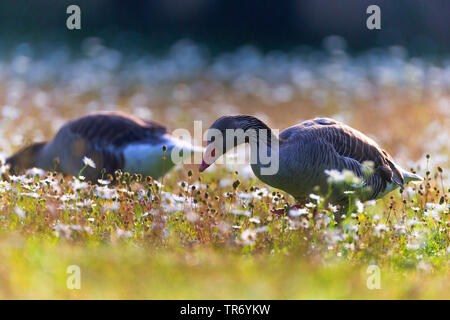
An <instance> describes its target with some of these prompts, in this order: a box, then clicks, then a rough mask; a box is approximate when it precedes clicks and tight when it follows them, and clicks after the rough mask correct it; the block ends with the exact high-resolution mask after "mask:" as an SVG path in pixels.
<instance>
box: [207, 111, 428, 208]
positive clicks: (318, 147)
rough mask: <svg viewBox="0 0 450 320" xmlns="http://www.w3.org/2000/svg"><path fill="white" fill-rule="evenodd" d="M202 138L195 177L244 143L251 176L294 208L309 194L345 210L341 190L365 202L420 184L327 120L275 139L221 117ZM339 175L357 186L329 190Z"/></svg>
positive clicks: (248, 120) (259, 125) (258, 127)
mask: <svg viewBox="0 0 450 320" xmlns="http://www.w3.org/2000/svg"><path fill="white" fill-rule="evenodd" d="M239 130H240V132H241V134H242V135H243V138H239V137H238V138H236V137H231V139H230V134H234V135H235V136H239V135H238V134H236V132H238V131H239ZM210 132H211V133H210ZM216 133H217V134H216ZM207 134H208V140H209V141H208V143H207V147H206V150H205V153H204V155H203V162H202V164H201V165H200V168H199V169H200V171H204V170H205V169H206V168H208V167H209V166H210V165H211V164H212V163H213V162H214V161H216V160H217V159H218V158H219V157H220V156H221V155H223V154H225V153H226V152H227V151H228V150H230V149H232V148H233V147H235V146H237V145H238V144H241V143H249V144H250V150H251V158H252V159H254V161H251V167H252V170H253V172H254V174H255V175H256V176H257V177H258V178H259V179H260V180H261V181H263V182H264V183H266V184H268V185H270V186H272V187H275V188H277V189H281V190H283V191H285V192H287V193H289V194H291V195H292V196H294V198H295V199H296V201H298V203H299V204H301V203H305V201H307V199H308V198H309V195H310V194H311V193H318V192H319V193H320V194H322V195H325V196H326V199H327V201H328V202H329V203H332V204H340V205H342V206H345V205H346V204H348V194H349V192H346V190H349V189H352V190H353V192H354V193H355V192H357V196H358V197H359V199H361V200H362V201H366V200H372V199H378V198H381V197H383V196H384V195H386V194H387V193H389V192H391V191H393V190H395V189H397V188H403V187H404V184H405V183H408V182H410V181H421V180H423V179H422V178H421V177H420V176H418V175H416V174H414V173H411V172H407V171H405V170H403V169H402V168H401V167H400V166H399V165H397V164H396V163H395V162H394V160H393V158H392V157H391V156H390V155H389V154H388V153H387V152H386V151H384V150H383V149H382V148H381V147H380V146H379V145H378V144H377V143H376V142H375V141H373V140H372V139H370V138H369V137H367V136H366V135H364V134H363V133H361V132H359V131H358V130H356V129H353V128H351V127H349V126H348V125H345V124H344V123H341V122H339V121H337V120H333V119H330V118H315V119H312V120H307V121H304V122H302V123H299V124H297V125H294V126H292V127H290V128H287V129H285V130H284V131H282V132H281V133H280V134H279V136H276V135H275V134H274V133H273V132H272V130H271V129H270V128H269V127H268V126H267V125H266V124H265V123H264V122H262V121H261V120H259V119H257V118H255V117H253V116H248V115H237V116H224V117H221V118H219V119H217V120H216V121H215V122H214V123H213V124H212V126H211V127H210V128H209V129H208V133H207ZM217 136H221V138H220V139H217ZM226 141H229V142H230V143H226ZM262 149H264V150H262ZM255 154H256V156H255ZM263 155H268V156H269V157H268V159H272V160H271V161H272V162H273V161H277V165H276V166H274V168H275V169H276V170H272V171H270V170H267V169H269V167H270V166H271V165H272V164H273V163H268V162H267V161H266V160H267V159H263ZM264 170H266V173H264ZM340 173H351V174H352V176H353V177H354V178H356V180H359V183H355V179H352V182H349V183H348V184H347V185H345V186H344V188H342V185H341V186H338V185H334V186H331V182H330V181H331V180H330V178H333V176H334V178H336V176H338V175H339V174H340ZM339 179H341V178H340V177H338V178H337V179H335V180H339ZM344 180H345V179H344ZM344 183H345V182H344Z"/></svg>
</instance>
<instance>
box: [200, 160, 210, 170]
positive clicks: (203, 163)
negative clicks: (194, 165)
mask: <svg viewBox="0 0 450 320" xmlns="http://www.w3.org/2000/svg"><path fill="white" fill-rule="evenodd" d="M208 167H209V164H207V163H206V162H205V160H202V164H201V165H200V167H199V168H198V171H200V172H203V171H205V170H206V169H207V168H208Z"/></svg>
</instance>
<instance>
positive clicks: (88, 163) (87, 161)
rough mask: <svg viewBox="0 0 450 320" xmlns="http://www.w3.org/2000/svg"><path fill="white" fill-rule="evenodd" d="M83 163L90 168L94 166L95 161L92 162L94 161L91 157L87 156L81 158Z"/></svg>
mask: <svg viewBox="0 0 450 320" xmlns="http://www.w3.org/2000/svg"><path fill="white" fill-rule="evenodd" d="M83 163H84V164H85V165H86V166H89V167H91V168H94V169H95V168H96V167H95V163H94V161H93V160H92V159H91V158H88V157H84V158H83Z"/></svg>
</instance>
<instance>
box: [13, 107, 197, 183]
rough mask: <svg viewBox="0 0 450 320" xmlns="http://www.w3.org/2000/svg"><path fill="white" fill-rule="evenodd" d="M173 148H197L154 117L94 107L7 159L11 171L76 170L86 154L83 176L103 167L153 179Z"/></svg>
mask: <svg viewBox="0 0 450 320" xmlns="http://www.w3.org/2000/svg"><path fill="white" fill-rule="evenodd" d="M164 146H165V149H166V150H165V151H163V147H164ZM175 147H178V148H179V150H180V151H181V152H182V155H183V156H189V155H190V154H191V152H196V151H199V152H201V151H202V149H201V148H198V147H194V146H192V145H189V144H187V143H185V142H184V141H182V140H179V139H177V138H175V137H173V136H171V135H170V133H169V132H168V130H167V128H166V127H164V126H162V125H160V124H158V123H156V122H153V121H147V120H142V119H140V118H137V117H134V116H131V115H127V114H125V113H122V112H98V113H93V114H89V115H86V116H82V117H80V118H77V119H74V120H72V121H69V122H68V123H66V124H65V125H64V126H63V127H62V128H61V129H60V130H59V131H58V132H57V134H56V136H55V137H54V138H53V140H51V141H50V142H41V143H35V144H33V145H31V146H28V147H25V148H23V149H22V150H20V151H18V152H17V153H16V154H14V155H13V156H11V157H10V158H8V159H7V160H6V163H7V164H9V166H10V170H11V172H13V173H17V172H20V171H21V170H23V169H27V168H32V167H38V168H42V169H45V170H56V171H60V172H62V173H66V174H72V175H77V174H78V173H79V172H80V170H81V169H82V168H83V167H84V163H83V159H85V162H86V161H87V164H88V166H87V167H86V169H85V170H84V171H83V175H84V176H86V178H88V179H90V180H95V179H98V178H100V177H101V174H102V173H101V171H102V169H105V171H106V173H107V174H108V173H111V174H113V173H114V171H116V170H117V169H122V171H126V172H130V173H137V174H142V175H143V176H152V177H153V178H158V177H161V176H162V175H164V174H165V173H167V172H168V171H169V170H170V169H171V168H172V167H173V166H174V165H175V163H174V162H173V161H172V158H171V152H172V150H173V149H174V148H175ZM85 157H87V158H89V159H92V161H93V162H94V163H89V160H86V158H85ZM56 159H57V161H56ZM94 167H95V168H94Z"/></svg>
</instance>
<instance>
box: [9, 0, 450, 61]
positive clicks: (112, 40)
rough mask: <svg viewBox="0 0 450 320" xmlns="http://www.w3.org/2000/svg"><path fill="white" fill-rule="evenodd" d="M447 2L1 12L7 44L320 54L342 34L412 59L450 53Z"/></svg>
mask: <svg viewBox="0 0 450 320" xmlns="http://www.w3.org/2000/svg"><path fill="white" fill-rule="evenodd" d="M71 4H77V5H79V6H80V8H81V10H82V29H81V30H80V31H76V32H73V31H69V30H67V29H66V28H65V21H66V18H67V15H66V14H65V12H66V8H67V6H69V5H71ZM372 4H375V5H378V6H380V8H381V11H382V29H381V30H379V31H376V32H374V31H370V30H368V29H367V28H365V21H366V19H367V15H366V14H365V12H366V8H367V7H368V6H369V5H372ZM449 12H450V2H449V1H446V0H430V1H422V0H397V1H395V2H393V1H389V0H384V1H383V0H381V1H380V0H347V1H345V3H344V2H339V1H334V0H286V1H270V0H248V1H237V0H184V1H178V0H140V1H132V2H127V1H120V0H96V1H91V0H82V1H74V0H73V1H66V0H60V1H52V0H34V1H33V0H17V1H3V2H2V3H1V4H0V28H1V32H2V42H5V41H11V42H16V41H18V40H19V39H20V40H22V41H44V42H56V41H61V42H66V43H73V44H79V43H80V41H82V39H83V38H85V37H92V36H95V37H100V38H102V39H104V40H105V42H106V44H107V45H111V46H115V47H121V48H130V49H131V48H132V49H135V48H136V47H139V48H145V49H152V50H155V51H162V50H165V49H167V48H169V47H170V46H171V45H172V43H173V42H174V41H176V40H178V39H180V38H190V39H192V40H193V41H195V42H201V43H203V44H207V46H208V48H209V49H210V50H211V51H212V52H220V51H223V50H232V49H233V48H236V47H239V46H242V45H247V44H252V45H255V46H258V47H259V48H260V49H264V50H279V49H292V48H297V47H298V46H301V45H310V46H321V45H322V42H323V38H324V37H326V36H328V35H330V34H337V35H340V36H342V37H344V38H345V39H346V41H347V43H346V44H347V47H348V50H351V51H353V50H365V49H367V48H371V47H373V46H390V45H401V46H406V47H407V48H408V50H409V51H410V52H412V53H429V54H440V53H445V52H446V51H447V50H448V49H449V48H450V43H449V23H448V13H449Z"/></svg>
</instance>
